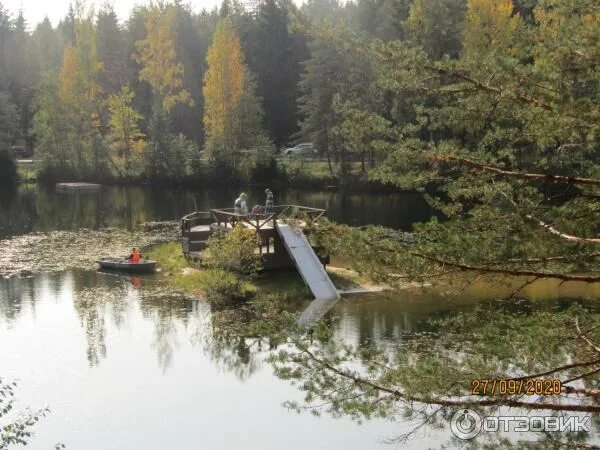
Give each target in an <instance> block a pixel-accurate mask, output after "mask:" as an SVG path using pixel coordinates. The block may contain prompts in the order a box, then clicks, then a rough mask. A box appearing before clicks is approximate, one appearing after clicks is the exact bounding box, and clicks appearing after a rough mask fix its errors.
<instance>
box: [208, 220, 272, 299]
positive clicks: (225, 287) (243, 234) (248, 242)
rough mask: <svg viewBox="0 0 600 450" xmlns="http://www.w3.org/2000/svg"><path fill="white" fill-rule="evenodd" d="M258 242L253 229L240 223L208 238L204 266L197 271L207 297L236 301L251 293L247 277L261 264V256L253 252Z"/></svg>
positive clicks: (253, 289)
mask: <svg viewBox="0 0 600 450" xmlns="http://www.w3.org/2000/svg"><path fill="white" fill-rule="evenodd" d="M259 242H260V241H259V238H258V235H257V234H256V232H255V231H253V230H248V229H246V228H244V227H243V226H242V225H240V224H238V225H237V226H235V227H234V228H233V230H231V231H229V232H227V233H218V234H215V235H213V236H212V237H211V238H210V239H209V240H208V245H207V249H206V250H205V252H204V265H205V266H206V267H207V269H206V270H205V271H204V272H203V273H202V275H201V285H202V290H203V291H204V294H205V295H206V297H207V298H208V299H209V300H211V301H214V302H217V303H225V302H227V301H240V300H244V299H246V298H248V297H250V296H251V295H252V294H253V293H254V291H255V287H254V285H252V284H251V283H250V282H249V279H250V278H253V277H254V276H255V275H256V273H257V272H258V271H259V270H260V268H261V258H260V255H258V254H257V253H256V247H257V245H259Z"/></svg>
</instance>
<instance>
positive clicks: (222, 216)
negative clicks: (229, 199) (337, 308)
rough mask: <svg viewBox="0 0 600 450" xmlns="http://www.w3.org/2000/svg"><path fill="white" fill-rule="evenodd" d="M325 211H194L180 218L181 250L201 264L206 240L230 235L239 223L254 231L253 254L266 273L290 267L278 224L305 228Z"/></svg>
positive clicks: (300, 208) (286, 208)
mask: <svg viewBox="0 0 600 450" xmlns="http://www.w3.org/2000/svg"><path fill="white" fill-rule="evenodd" d="M325 212H326V211H325V210H324V209H317V208H309V207H305V206H298V205H278V206H275V207H274V208H273V209H272V211H269V212H268V213H261V214H239V213H236V212H235V210H234V209H233V208H226V209H213V210H211V211H207V212H194V213H191V214H188V215H187V216H185V217H183V218H182V219H181V246H182V250H183V253H184V255H185V256H186V257H187V258H189V259H192V260H194V261H201V260H202V252H203V250H204V249H205V248H206V245H207V240H208V239H209V238H210V236H211V235H212V234H213V233H215V232H229V231H231V230H232V229H233V228H234V227H235V226H236V225H238V224H239V225H241V226H243V227H244V228H246V229H251V230H255V231H256V233H257V234H258V236H259V237H260V244H259V245H257V247H256V253H257V254H260V255H261V256H262V259H263V268H264V269H265V270H271V269H289V268H293V267H295V266H294V261H293V259H292V258H291V257H290V255H289V253H288V251H287V249H286V248H285V246H284V244H283V242H282V240H281V237H280V235H279V233H278V230H277V226H276V224H277V221H278V220H283V221H285V222H286V223H291V222H293V223H294V228H299V229H304V228H306V227H307V226H308V225H309V224H310V223H312V222H314V221H316V220H319V218H321V217H322V216H323V215H325ZM323 262H325V260H323Z"/></svg>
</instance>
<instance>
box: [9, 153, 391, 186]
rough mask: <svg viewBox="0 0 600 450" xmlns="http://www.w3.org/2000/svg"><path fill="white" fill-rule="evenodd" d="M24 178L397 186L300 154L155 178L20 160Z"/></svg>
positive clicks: (354, 166)
mask: <svg viewBox="0 0 600 450" xmlns="http://www.w3.org/2000/svg"><path fill="white" fill-rule="evenodd" d="M18 170H19V175H20V181H21V182H34V181H39V182H41V183H43V184H48V185H53V184H54V183H57V182H77V181H85V182H95V183H101V184H107V185H148V184H151V185H155V186H184V187H193V188H197V187H206V186H214V185H222V184H227V185H237V186H244V185H259V186H262V185H265V186H266V185H269V186H271V187H275V188H283V187H286V186H293V187H295V188H311V189H315V188H317V189H318V188H329V187H342V186H343V187H344V188H345V189H357V190H364V189H370V190H373V189H375V190H385V191H390V190H394V189H392V188H391V187H390V186H385V185H383V184H381V183H377V182H374V181H372V180H369V179H368V176H367V173H365V172H363V171H362V166H361V163H360V162H352V163H348V164H347V169H346V173H345V174H340V173H339V168H338V167H337V165H335V164H334V165H333V170H334V173H333V175H332V174H331V171H330V169H329V164H328V163H327V161H323V160H312V159H310V160H309V159H306V160H305V159H302V158H297V157H283V156H282V157H278V158H275V159H274V160H273V164H272V165H270V166H268V167H267V168H260V170H258V169H251V168H250V169H247V170H243V171H242V172H241V173H239V174H236V175H231V174H229V175H225V174H222V173H217V172H215V171H214V170H211V169H210V168H209V167H208V165H207V164H206V163H204V164H200V165H199V166H198V167H197V168H196V171H195V172H194V173H188V174H185V175H182V176H180V177H164V178H161V177H160V176H156V175H154V176H153V177H152V178H149V177H148V176H145V175H143V174H138V175H129V176H126V177H123V176H118V175H117V174H115V173H112V172H110V171H106V170H102V171H100V172H86V173H81V172H74V171H73V170H72V169H70V168H64V169H61V168H56V167H55V168H51V167H47V168H41V167H40V163H39V162H33V163H22V164H19V168H18Z"/></svg>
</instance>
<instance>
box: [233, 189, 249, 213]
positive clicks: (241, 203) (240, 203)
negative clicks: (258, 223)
mask: <svg viewBox="0 0 600 450" xmlns="http://www.w3.org/2000/svg"><path fill="white" fill-rule="evenodd" d="M233 210H234V212H235V213H236V214H248V205H247V204H246V194H244V193H243V192H242V193H241V194H240V196H239V197H238V198H236V199H235V202H234V203H233Z"/></svg>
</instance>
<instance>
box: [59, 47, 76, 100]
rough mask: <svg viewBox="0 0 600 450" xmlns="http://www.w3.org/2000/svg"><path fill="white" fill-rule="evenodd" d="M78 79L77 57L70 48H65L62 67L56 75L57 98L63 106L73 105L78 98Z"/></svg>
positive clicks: (73, 49)
mask: <svg viewBox="0 0 600 450" xmlns="http://www.w3.org/2000/svg"><path fill="white" fill-rule="evenodd" d="M79 77H80V73H79V68H78V65H77V55H76V51H75V48H74V47H72V46H70V45H69V46H67V47H65V51H64V54H63V65H62V67H61V69H60V73H59V75H58V98H59V100H60V101H61V102H62V103H63V104H69V105H70V104H74V103H75V102H76V101H77V98H78V96H79V93H78V92H77V91H78V88H77V83H78V80H79Z"/></svg>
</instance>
